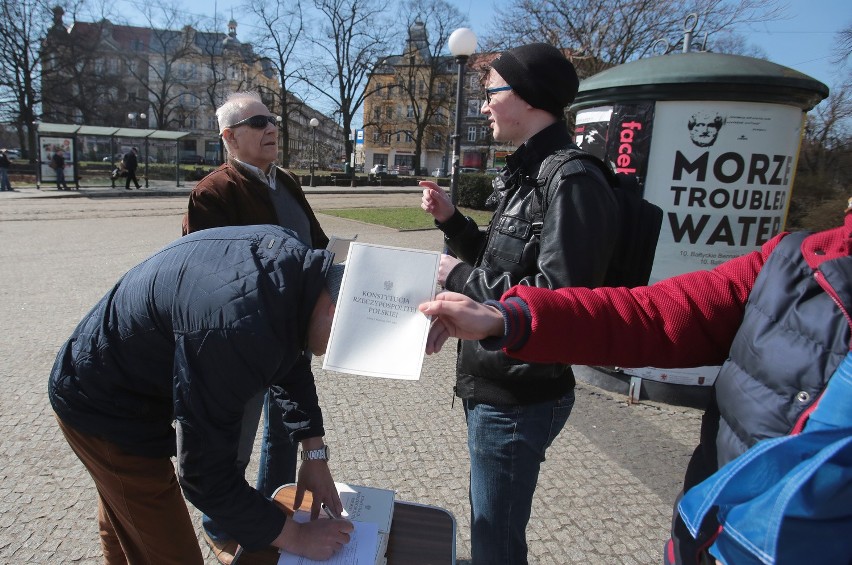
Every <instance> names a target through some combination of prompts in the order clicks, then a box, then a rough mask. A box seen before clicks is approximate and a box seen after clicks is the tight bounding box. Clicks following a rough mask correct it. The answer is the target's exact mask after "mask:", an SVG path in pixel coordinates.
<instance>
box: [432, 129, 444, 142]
mask: <svg viewBox="0 0 852 565" xmlns="http://www.w3.org/2000/svg"><path fill="white" fill-rule="evenodd" d="M443 141H444V136H443V135H441V134H440V132H435V133H434V134H432V142H433V143H435V144H436V145H440V144H441V143H442V142H443Z"/></svg>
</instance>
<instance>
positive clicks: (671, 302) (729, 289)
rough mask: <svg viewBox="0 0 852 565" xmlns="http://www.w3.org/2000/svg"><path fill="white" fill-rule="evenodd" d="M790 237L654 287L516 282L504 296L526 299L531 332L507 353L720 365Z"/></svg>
mask: <svg viewBox="0 0 852 565" xmlns="http://www.w3.org/2000/svg"><path fill="white" fill-rule="evenodd" d="M784 235H785V234H782V235H779V236H777V237H775V238H773V239H772V240H771V241H769V242H767V243H766V244H765V245H764V246H763V247H762V248H761V250H760V251H755V252H752V253H748V254H746V255H743V256H742V257H738V258H736V259H733V260H731V261H727V262H725V263H723V264H722V265H719V266H718V267H716V268H715V269H713V270H711V271H697V272H693V273H685V274H683V275H679V276H676V277H672V278H670V279H666V280H663V281H660V282H658V283H656V284H654V285H652V286H646V287H638V288H634V289H627V288H596V289H587V288H563V289H558V290H548V289H544V288H536V287H530V286H516V287H513V288H511V289H509V290H508V291H507V292H506V293H505V294H504V295H503V297H502V300H506V299H507V298H509V297H512V296H517V297H519V298H521V299H522V300H523V301H524V302H525V303H526V304H527V306H528V307H529V310H530V315H531V334H530V337H529V339H528V340H527V341H526V343H524V344H523V345H522V346H521V347H520V348H518V349H515V350H506V353H507V354H508V355H510V356H512V357H517V358H519V359H523V360H525V361H531V362H538V363H566V364H577V365H617V366H620V367H645V366H654V367H698V366H702V365H718V364H721V363H722V362H723V361H724V360H725V359H726V358H727V355H728V351H729V349H730V346H731V342H732V341H733V339H734V335H735V334H736V332H737V329H738V328H739V326H740V323H741V322H742V317H743V311H744V309H745V304H746V301H747V299H748V296H749V293H750V292H751V289H752V286H753V285H754V281H755V279H756V278H757V275H758V273H759V272H760V269H761V268H762V267H763V264H764V263H765V262H766V259H767V257H768V256H769V254H770V253H771V252H772V250H773V249H774V248H775V246H776V245H778V241H780V239H781V238H782V237H783V236H784Z"/></svg>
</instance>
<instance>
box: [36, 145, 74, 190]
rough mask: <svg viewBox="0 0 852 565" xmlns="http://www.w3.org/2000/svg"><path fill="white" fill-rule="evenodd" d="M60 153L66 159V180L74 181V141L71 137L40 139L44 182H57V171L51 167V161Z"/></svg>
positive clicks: (40, 159) (40, 158) (41, 169)
mask: <svg viewBox="0 0 852 565" xmlns="http://www.w3.org/2000/svg"><path fill="white" fill-rule="evenodd" d="M57 151H59V152H60V153H61V154H62V156H63V157H65V178H66V180H68V181H73V179H74V178H76V176H77V175H76V174H75V172H74V140H73V138H70V137H40V138H39V162H40V167H39V169H40V173H41V180H42V182H47V181H56V171H54V170H53V169H52V168H51V167H50V161H51V159H53V156H54V155H55V154H56V152H57Z"/></svg>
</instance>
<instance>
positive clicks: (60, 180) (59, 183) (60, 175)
mask: <svg viewBox="0 0 852 565" xmlns="http://www.w3.org/2000/svg"><path fill="white" fill-rule="evenodd" d="M55 170H56V188H62V187H63V186H64V187H65V188H68V183H66V182H65V169H63V168H61V167H60V168H58V169H55Z"/></svg>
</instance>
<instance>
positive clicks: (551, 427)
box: [420, 43, 618, 565]
mask: <svg viewBox="0 0 852 565" xmlns="http://www.w3.org/2000/svg"><path fill="white" fill-rule="evenodd" d="M578 85H579V80H578V79H577V73H576V72H575V70H574V66H573V65H572V64H571V62H570V61H568V60H567V59H566V58H565V56H564V55H563V54H562V53H561V52H560V51H559V50H558V49H556V48H554V47H552V46H550V45H546V44H543V43H535V44H531V45H524V46H521V47H517V48H515V49H511V50H509V51H506V52H505V53H503V54H502V55H501V56H500V57H499V58H497V59H495V60H494V61H493V63H492V64H491V69H490V70H489V71H488V74H487V76H486V79H485V102H484V103H483V105H482V109H481V111H482V113H483V114H484V115H485V116H486V117H487V118H488V123H489V125H490V126H491V129H492V131H493V135H494V139H495V141H499V142H503V143H512V144H515V145H517V146H518V148H517V150H516V151H515V152H514V153H512V155H510V156H508V157H507V158H506V163H507V164H506V166H505V167H504V168H503V170H502V171H501V172H500V174H499V175H498V177H497V178H496V179H495V180H494V189H495V193H494V195H493V196H492V198H493V199H495V200H496V202H497V203H498V204H497V210H496V212H495V213H494V217H493V218H492V219H491V223H490V224H489V227H488V229H487V230H486V231H484V232H480V230H479V228H478V226H477V225H476V224H475V223H474V221H473V220H472V219H470V218H466V217H464V216H463V215H462V214H461V213H460V212H459V211H458V210H457V209H456V208H455V207H454V206H453V205H452V203H451V202H450V200H449V198H448V197H447V195H446V194H445V193H444V191H443V190H441V189H440V188H438V186H437V185H436V184H434V183H432V182H428V181H423V182H421V183H420V184H421V186H423V187H424V190H423V199H422V203H421V207H422V208H423V209H424V210H426V211H427V212H429V213H430V214H432V216H433V217H434V218H435V221H436V224H437V226H438V227H439V228H440V229H441V230H442V231H443V232H444V236H445V239H446V243H447V245H448V247H449V248H450V249H451V250H452V251H453V253H454V254H455V255H456V257H451V256H449V255H444V256H442V258H441V265H440V269H439V274H438V280H439V282H440V284H442V285H443V286H444V287H445V288H446V289H447V290H452V291H455V292H460V293H462V294H465V295H467V296H469V297H471V298H473V299H475V300H477V301H478V302H483V301H485V300H488V299H493V300H498V299H499V298H500V296H501V295H502V294H503V293H504V292H506V291H507V290H508V289H509V288H510V287H512V286H514V285H517V284H523V285H529V286H537V287H543V288H549V289H555V288H562V287H571V286H580V287H589V288H591V287H596V286H600V285H601V284H602V283H603V280H604V275H605V274H606V269H607V265H608V264H609V261H610V257H611V255H612V250H613V246H614V243H615V240H616V235H617V233H618V225H617V222H618V215H617V214H618V212H617V205H616V201H615V197H614V195H613V192H612V190H611V189H610V187H609V185H608V184H607V182H606V179H605V177H604V175H603V173H602V172H601V171H600V170H599V169H598V168H597V166H595V165H594V164H592V163H590V162H586V161H583V160H582V159H574V160H571V161H567V162H566V163H564V164H563V165H562V166H561V167H560V168H559V169H558V170H557V172H556V174H553V175H549V177H550V181H549V182H547V180H548V179H546V178H541V176H542V173H543V169H544V168H543V167H542V163H543V162H545V160H546V159H547V158H548V157H549V156H551V155H553V154H554V153H555V152H556V151H558V150H560V149H568V148H576V146H575V145H574V144H573V143H572V141H571V134H570V132H569V131H568V127H567V124H566V122H565V116H564V111H565V107H566V106H568V105H569V104H570V103H571V102H572V101H573V100H574V96H575V95H576V94H577V87H578ZM544 211H546V213H545V212H544ZM456 394H457V395H458V396H459V397H460V398H462V400H463V403H464V410H465V418H466V420H467V426H468V449H469V451H470V504H471V528H472V531H471V552H472V560H473V563H474V564H477V565H480V564H482V565H484V564H493V563H511V564H513V565H516V564H523V563H526V562H527V543H526V526H527V522H528V521H529V517H530V511H531V507H532V499H533V493H534V492H535V487H536V482H537V480H538V473H539V468H540V466H541V463H542V462H543V461H544V458H545V452H546V450H547V448H548V447H549V446H550V444H551V442H552V441H553V439H554V438H555V437H556V435H557V434H558V433H559V431H560V430H561V429H562V428H563V426H564V425H565V422H566V421H567V419H568V415H569V414H570V412H571V408H572V407H573V405H574V375H573V373H572V371H571V367H570V366H568V365H555V364H536V363H522V362H520V361H517V360H512V359H510V358H509V357H507V356H506V355H504V354H503V353H502V352H501V351H486V350H484V349H483V348H482V347H481V346H480V344H479V342H478V341H460V342H459V359H458V363H457V376H456Z"/></svg>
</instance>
